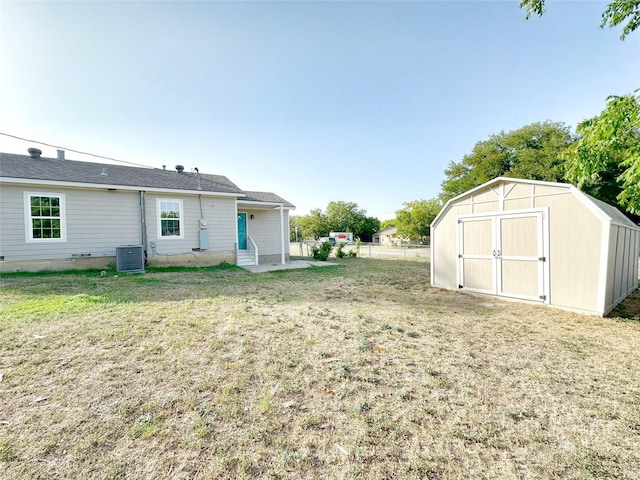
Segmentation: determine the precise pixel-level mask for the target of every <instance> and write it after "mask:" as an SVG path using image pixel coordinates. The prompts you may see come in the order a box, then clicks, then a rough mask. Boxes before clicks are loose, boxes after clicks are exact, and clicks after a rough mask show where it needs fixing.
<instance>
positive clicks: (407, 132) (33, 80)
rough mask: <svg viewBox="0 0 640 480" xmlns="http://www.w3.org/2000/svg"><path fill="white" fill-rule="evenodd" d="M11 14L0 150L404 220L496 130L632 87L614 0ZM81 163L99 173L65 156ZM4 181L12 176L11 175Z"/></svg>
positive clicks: (2, 14)
mask: <svg viewBox="0 0 640 480" xmlns="http://www.w3.org/2000/svg"><path fill="white" fill-rule="evenodd" d="M518 4H519V0H503V1H479V0H475V1H451V0H450V1H413V2H409V1H357V2H356V1H321V2H320V1H315V2H312V1H279V2H267V1H261V2H250V1H225V2H213V1H199V2H187V1H170V2H152V1H144V2H124V1H117V2H116V1H113V2H96V1H83V2H71V1H64V2H61V1H60V2H58V1H47V2H31V1H30V2H24V1H20V2H14V1H7V0H3V1H2V2H0V133H2V134H9V135H13V136H18V137H22V138H26V139H29V140H32V141H22V140H16V139H13V138H11V137H8V136H6V135H0V151H1V152H9V153H24V154H26V151H27V148H29V147H32V146H34V147H38V148H40V149H41V150H42V151H43V155H44V156H51V157H55V156H56V149H55V148H53V147H49V146H44V145H40V144H37V143H35V141H38V142H45V143H48V144H51V145H55V146H60V147H64V148H68V149H74V150H78V151H82V152H89V153H93V154H96V155H102V156H107V157H111V158H115V159H118V160H123V161H126V162H132V163H136V164H141V165H145V166H150V167H156V168H162V165H167V168H173V167H174V166H175V165H177V164H181V165H184V167H185V169H186V170H187V171H190V170H191V169H193V168H194V167H197V168H198V169H199V170H200V172H204V173H211V174H217V175H225V176H227V177H228V178H229V179H230V180H231V181H233V182H234V183H235V184H237V185H238V186H239V187H240V188H242V189H245V190H259V191H271V192H275V193H277V194H279V195H280V196H282V197H284V198H285V199H286V200H288V201H289V202H291V203H293V204H294V205H296V207H297V208H296V211H295V212H293V213H294V214H296V215H305V214H307V213H309V211H310V210H311V209H316V208H320V209H323V210H324V209H326V207H327V205H328V203H329V202H331V201H347V202H355V203H356V204H357V205H358V207H359V208H361V209H363V210H366V213H367V215H368V216H373V217H377V218H379V219H380V220H385V219H388V218H393V217H394V216H395V212H396V211H397V210H398V209H400V208H402V206H403V203H404V202H409V201H412V200H419V199H429V198H432V197H436V196H437V195H438V193H439V192H440V185H441V183H442V181H443V180H444V178H445V175H444V170H445V168H446V167H447V165H448V164H449V163H450V162H452V161H453V162H459V161H461V160H462V158H463V156H464V155H465V154H468V153H470V152H471V150H472V149H473V146H474V144H475V143H477V142H479V141H483V140H486V139H487V138H488V137H489V136H490V135H492V134H496V133H499V132H501V131H509V130H514V129H517V128H520V127H522V126H524V125H527V124H530V123H533V122H542V121H546V120H551V121H557V122H563V123H565V124H567V125H569V126H571V127H572V128H573V129H575V126H576V125H577V124H578V123H579V122H580V121H582V120H585V119H587V118H590V117H593V116H595V115H597V114H598V113H600V112H601V111H602V109H603V108H604V107H605V104H606V98H607V96H609V95H623V94H627V93H631V92H633V91H634V90H635V89H637V88H639V87H640V32H635V33H632V34H631V35H630V36H628V37H627V39H626V40H625V41H621V40H620V39H619V36H620V33H621V30H620V29H611V28H608V27H607V28H604V29H601V28H600V26H599V24H600V16H601V14H602V12H603V11H604V9H605V7H606V4H607V2H602V1H549V0H548V1H547V12H546V14H545V15H544V16H543V17H541V18H538V17H532V18H531V19H530V20H525V12H524V11H523V10H521V9H520V8H519V7H518ZM66 157H67V158H68V159H72V160H83V161H96V162H102V163H104V162H105V160H103V159H99V158H94V157H90V156H86V155H80V154H76V153H72V152H67V153H66ZM0 169H1V165H0Z"/></svg>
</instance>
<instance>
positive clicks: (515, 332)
mask: <svg viewBox="0 0 640 480" xmlns="http://www.w3.org/2000/svg"><path fill="white" fill-rule="evenodd" d="M340 263H341V264H342V265H341V266H340V267H337V268H316V269H309V270H292V271H283V272H273V273H266V274H258V275H255V274H251V273H248V272H245V271H241V270H222V271H216V270H202V271H194V272H164V273H163V272H156V273H147V274H143V275H120V276H118V277H115V276H113V273H111V274H109V275H108V276H104V277H101V276H100V275H99V274H85V275H58V276H51V275H48V276H41V277H40V276H34V277H6V278H4V279H3V280H2V283H1V285H2V287H1V288H0V292H1V294H2V304H1V305H0V372H1V374H2V380H1V381H0V422H2V423H1V424H0V472H1V474H0V476H1V477H2V478H7V479H14V478H15V479H18V478H85V479H116V478H135V479H138V478H171V479H179V478H185V479H186V478H189V479H191V478H196V479H204V478H239V479H241V478H247V479H249V478H265V479H300V478H309V479H316V478H317V479H324V478H334V479H355V478H363V479H385V478H403V479H404V478H407V479H412V478H415V479H418V478H424V479H459V478H474V479H497V478H500V479H502V478H504V479H511V478H522V479H524V478H531V479H538V478H563V479H590V478H621V479H634V478H640V448H639V445H640V348H639V345H640V322H639V321H637V319H636V320H629V321H622V320H621V319H618V318H604V319H603V318H594V317H588V316H583V315H578V314H574V313H568V312H564V311H559V310H554V309H551V308H545V307H542V306H535V305H528V304H520V303H515V302H502V301H500V300H497V299H494V298H490V297H477V296H469V295H463V294H458V293H456V292H448V291H444V290H439V289H434V288H431V287H429V286H428V265H425V264H424V263H417V262H401V261H384V260H369V259H367V260H364V259H349V260H345V261H342V262H340ZM624 308H625V307H623V309H624ZM629 308H630V307H628V308H627V311H629ZM631 318H632V317H631Z"/></svg>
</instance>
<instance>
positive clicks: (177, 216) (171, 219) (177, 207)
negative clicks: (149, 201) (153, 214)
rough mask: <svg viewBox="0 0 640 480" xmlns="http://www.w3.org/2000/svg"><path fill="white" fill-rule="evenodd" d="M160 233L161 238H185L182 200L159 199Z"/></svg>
mask: <svg viewBox="0 0 640 480" xmlns="http://www.w3.org/2000/svg"><path fill="white" fill-rule="evenodd" d="M158 231H159V232H160V235H159V237H160V238H184V232H183V231H182V200H161V199H158Z"/></svg>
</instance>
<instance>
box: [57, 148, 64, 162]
mask: <svg viewBox="0 0 640 480" xmlns="http://www.w3.org/2000/svg"><path fill="white" fill-rule="evenodd" d="M58 160H64V150H60V149H58Z"/></svg>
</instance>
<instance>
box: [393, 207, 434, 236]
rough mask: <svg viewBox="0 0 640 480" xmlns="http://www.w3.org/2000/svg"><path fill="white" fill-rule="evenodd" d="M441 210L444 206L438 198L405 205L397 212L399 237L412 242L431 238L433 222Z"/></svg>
mask: <svg viewBox="0 0 640 480" xmlns="http://www.w3.org/2000/svg"><path fill="white" fill-rule="evenodd" d="M441 209H442V204H441V203H440V201H438V199H436V198H432V199H430V200H414V201H412V202H405V203H403V207H402V208H401V209H400V210H398V211H397V212H396V227H397V228H398V235H399V236H401V237H405V238H407V237H409V238H411V239H412V240H413V239H416V238H420V237H427V236H429V227H430V226H431V222H433V219H434V218H436V215H438V213H440V210H441Z"/></svg>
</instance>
